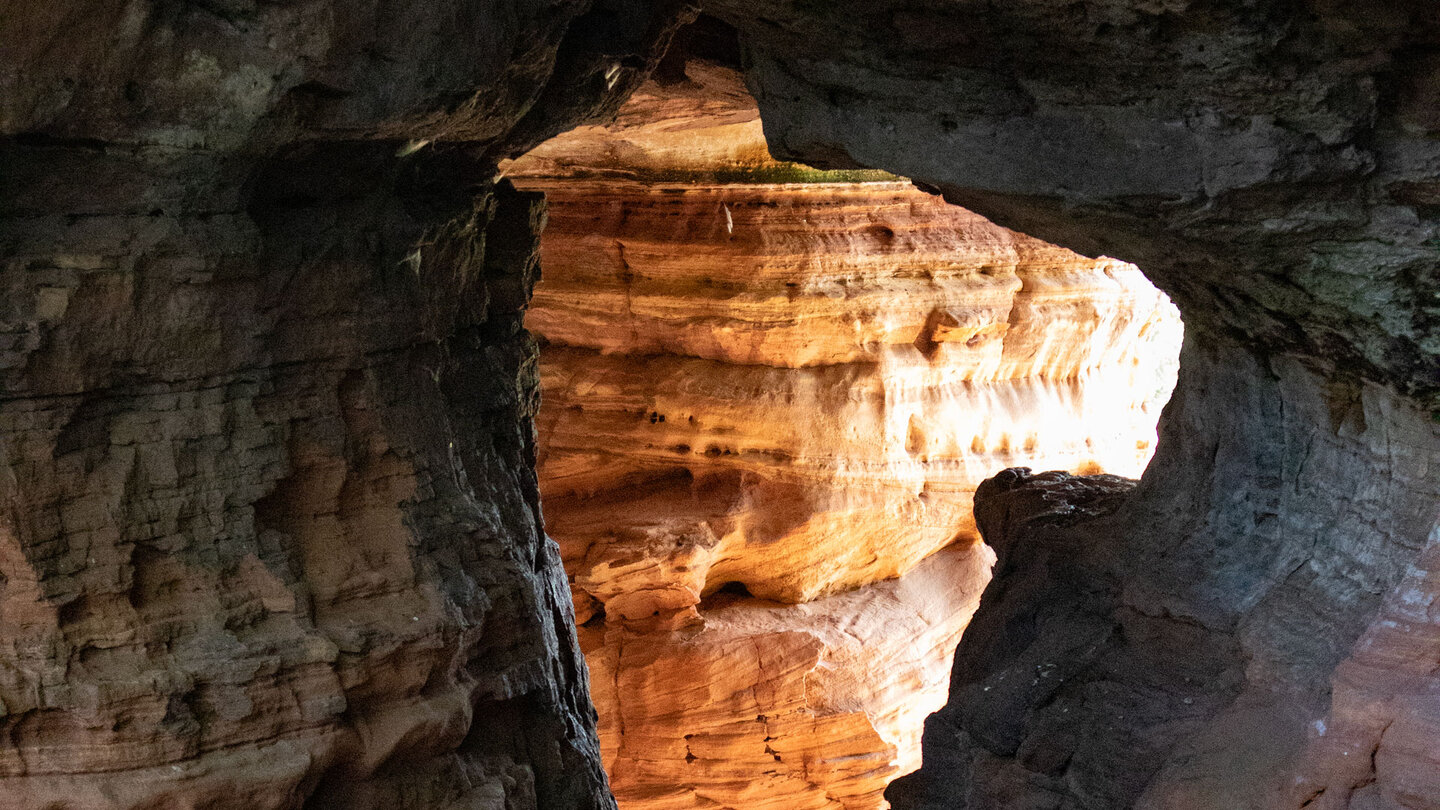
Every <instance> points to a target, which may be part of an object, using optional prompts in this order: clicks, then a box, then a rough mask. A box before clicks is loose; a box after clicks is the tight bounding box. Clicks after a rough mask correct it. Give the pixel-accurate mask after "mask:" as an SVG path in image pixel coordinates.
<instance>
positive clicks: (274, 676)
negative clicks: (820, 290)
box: [0, 0, 676, 810]
mask: <svg viewBox="0 0 1440 810" xmlns="http://www.w3.org/2000/svg"><path fill="white" fill-rule="evenodd" d="M675 17H676V14H675V13H674V11H673V10H669V9H666V8H659V7H653V8H652V6H651V5H650V4H648V3H619V4H609V3H598V4H589V3H578V2H562V3H548V4H540V3H525V2H519V3H465V2H441V3H430V2H427V3H404V2H402V3H390V2H386V3H362V4H358V5H357V4H341V3H330V2H318V1H316V2H294V3H253V2H246V1H245V0H240V1H239V2H228V0H227V1H225V2H196V3H186V2H129V3H120V2H114V3H11V4H8V5H7V6H6V7H5V8H3V9H0V133H3V137H0V262H3V263H0V807H3V808H7V810H8V809H9V808H15V809H16V810H35V808H158V807H176V808H180V807H194V808H207V809H208V808H245V810H258V809H259V808H298V807H302V806H304V807H337V808H338V807H343V808H366V807H376V808H381V807H413V808H419V807H426V808H430V807H435V808H440V807H466V808H478V807H484V808H490V807H495V808H500V807H504V808H516V809H520V808H537V807H543V808H603V807H610V806H613V800H612V799H611V798H610V795H609V791H608V788H607V786H606V783H605V776H604V773H603V772H602V770H601V768H600V760H599V752H598V748H597V742H596V738H595V732H594V712H593V709H592V708H591V705H590V700H589V694H588V686H587V681H586V674H585V667H584V666H583V662H582V659H581V658H580V655H579V652H578V649H577V647H576V644H575V631H574V620H573V616H572V608H571V604H570V598H569V593H568V589H567V586H566V581H565V575H564V573H563V571H562V570H561V567H560V561H559V556H558V552H557V550H556V549H555V546H554V544H553V542H551V541H549V540H548V539H547V538H546V537H545V535H544V533H543V529H542V524H541V520H540V514H539V503H538V493H537V489H536V483H535V474H534V440H533V433H532V427H531V417H532V415H533V413H534V410H535V407H536V400H537V382H536V380H537V377H536V370H535V347H534V344H533V342H532V341H531V340H530V338H529V336H528V335H527V334H526V333H525V332H524V330H523V329H522V328H521V318H522V315H523V309H524V307H525V304H526V302H527V301H528V297H529V293H530V288H531V286H532V284H533V282H534V280H535V276H536V272H537V259H536V257H537V252H536V251H537V241H536V240H537V237H538V233H539V230H540V228H541V227H542V226H543V222H544V207H543V200H542V199H541V198H540V197H539V195H535V194H527V193H521V192H517V191H515V190H514V189H512V188H510V187H509V186H508V184H504V183H502V184H500V185H496V182H495V171H494V161H495V160H496V159H497V158H498V157H502V156H505V155H508V154H510V153H512V152H514V151H516V150H517V149H521V148H524V147H525V146H527V145H528V144H530V143H534V142H536V141H538V140H539V139H542V138H544V137H548V136H549V135H550V134H553V133H554V132H555V131H558V130H559V129H563V128H567V127H569V126H572V125H573V124H575V123H577V122H579V121H582V120H586V119H587V118H588V117H590V116H592V115H600V114H604V113H605V112H606V110H608V109H613V106H614V105H615V104H617V103H618V102H619V100H621V99H623V97H624V95H625V94H626V93H627V92H628V90H629V89H630V88H631V87H632V86H633V85H634V84H635V83H637V82H638V81H639V80H640V79H641V78H643V76H644V75H645V74H646V73H647V71H648V69H649V68H650V67H651V66H652V62H653V59H652V58H651V56H650V55H651V54H653V53H654V52H656V51H657V50H659V48H660V46H661V44H662V43H663V41H664V39H665V37H666V36H667V35H668V30H669V28H670V27H672V26H673V24H674V22H675Z"/></svg>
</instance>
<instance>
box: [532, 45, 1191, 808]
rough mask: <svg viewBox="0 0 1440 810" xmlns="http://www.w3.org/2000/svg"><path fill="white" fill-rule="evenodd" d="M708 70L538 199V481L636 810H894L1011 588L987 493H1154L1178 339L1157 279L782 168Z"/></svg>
mask: <svg viewBox="0 0 1440 810" xmlns="http://www.w3.org/2000/svg"><path fill="white" fill-rule="evenodd" d="M685 68H686V76H687V78H686V79H685V80H684V81H679V80H678V79H675V78H673V73H672V79H671V83H668V84H662V83H659V82H651V83H649V84H647V85H644V86H642V87H641V89H640V90H639V91H637V94H636V95H635V96H634V97H633V98H632V99H631V101H630V102H628V103H627V105H626V106H625V107H624V108H622V110H621V112H620V116H619V120H618V121H617V123H616V124H614V125H612V126H610V127H605V128H598V127H596V128H586V129H582V130H578V131H575V132H572V133H567V134H566V135H563V136H560V137H558V138H556V139H554V140H552V141H551V142H548V143H546V144H544V145H543V146H541V147H540V148H538V149H537V150H535V151H534V152H532V153H530V154H529V155H527V156H526V157H525V158H523V159H521V160H519V161H516V162H515V163H513V164H511V165H509V166H508V167H507V168H506V171H507V174H508V175H509V176H511V177H512V178H514V179H515V180H516V182H518V183H520V184H521V185H522V186H524V187H528V188H537V189H544V190H545V192H546V194H547V197H548V199H549V202H550V221H549V225H548V227H547V229H546V232H545V236H544V238H543V239H542V256H543V266H544V273H545V280H544V282H543V283H542V284H540V285H539V286H538V287H537V289H536V294H535V299H534V302H533V305H532V308H531V310H530V312H529V313H528V315H527V321H526V323H527V325H528V326H529V327H530V328H531V329H532V330H534V331H535V332H536V333H537V335H539V336H540V338H541V339H542V340H543V342H544V349H543V351H542V354H541V363H540V376H541V386H542V390H543V402H544V406H543V408H542V410H541V413H540V416H539V419H538V425H537V426H538V430H539V435H540V444H539V454H540V455H539V457H540V467H539V472H540V481H541V490H542V492H543V493H544V501H545V511H546V521H547V524H546V525H547V529H548V530H549V532H550V533H551V534H552V535H553V536H554V537H555V538H556V539H557V540H558V541H559V544H560V548H561V554H562V557H563V558H564V560H565V565H566V570H567V572H568V573H569V575H570V577H571V582H572V588H573V593H574V595H575V603H576V610H577V618H578V619H579V620H580V621H581V622H582V623H585V624H586V626H585V627H584V628H582V633H581V644H582V647H583V648H584V650H585V654H586V658H587V660H588V661H589V663H590V667H591V673H592V676H593V677H594V681H595V683H596V687H595V700H596V706H597V709H598V710H599V713H600V718H601V719H600V735H601V744H602V750H603V751H604V752H605V762H606V767H607V769H608V771H609V773H610V776H611V780H612V784H613V786H614V789H615V791H616V795H617V798H618V799H619V800H620V802H621V804H622V806H624V807H627V808H634V809H636V810H638V809H639V808H671V807H673V808H691V807H712V806H718V807H734V808H742V807H743V808H765V807H770V808H776V810H780V808H826V807H841V806H843V807H848V808H855V809H856V810H859V808H876V807H879V806H882V804H883V801H882V799H881V795H880V794H881V791H882V790H883V788H884V786H885V785H886V784H887V783H888V782H889V781H890V780H891V779H893V778H894V777H895V776H897V775H899V774H902V773H906V772H909V771H911V770H913V769H914V768H915V767H916V766H917V765H918V764H919V763H918V755H919V750H918V745H919V730H920V723H919V721H920V720H921V719H923V717H924V716H925V715H927V714H929V713H930V712H931V711H933V710H934V709H936V708H938V707H939V706H940V705H941V704H942V703H943V700H944V696H945V683H946V678H945V677H937V676H939V675H940V673H942V672H945V671H946V670H948V666H949V659H950V651H951V650H952V649H953V647H954V644H955V642H956V641H957V640H958V638H959V635H960V633H961V631H962V630H963V629H964V627H965V623H966V622H967V620H968V618H969V616H970V614H971V613H972V612H973V610H974V607H975V599H976V595H977V593H978V589H979V588H981V587H983V584H984V582H985V581H986V579H987V578H988V571H989V565H990V561H991V555H990V553H989V550H988V549H986V548H984V547H983V546H981V545H978V544H977V543H976V542H975V534H974V524H973V521H972V520H971V515H970V511H971V503H970V496H971V493H972V492H973V490H974V489H975V487H976V485H977V484H978V483H979V482H980V481H981V480H982V479H983V478H985V477H986V476H987V475H988V474H989V473H990V472H991V471H993V470H995V469H997V468H1001V467H1004V466H1006V465H1008V464H1012V463H1016V461H1017V460H1019V459H1041V461H1040V462H1039V463H1042V464H1047V465H1051V466H1056V467H1062V468H1066V469H1071V470H1095V469H1099V468H1103V469H1111V470H1115V471H1118V472H1124V473H1127V474H1133V475H1138V474H1139V471H1140V470H1141V469H1143V467H1144V464H1145V462H1146V460H1147V459H1148V458H1149V455H1150V451H1151V447H1152V442H1153V438H1154V432H1153V426H1154V419H1155V418H1156V416H1157V413H1158V408H1159V405H1160V403H1161V402H1162V401H1163V399H1164V397H1165V395H1166V394H1167V393H1168V390H1169V385H1170V383H1171V379H1172V378H1168V377H1167V373H1173V363H1174V357H1175V353H1176V352H1177V351H1178V342H1179V332H1180V324H1179V320H1178V317H1177V315H1176V314H1175V312H1174V309H1173V307H1171V305H1170V304H1169V302H1168V301H1167V300H1166V299H1165V298H1164V296H1163V295H1161V294H1160V293H1159V292H1158V291H1156V290H1155V289H1154V288H1153V287H1152V286H1151V285H1149V284H1148V282H1146V281H1145V280H1144V278H1143V276H1141V275H1140V273H1139V271H1138V270H1136V269H1135V268H1134V267H1132V266H1129V265H1126V264H1123V263H1121V262H1116V261H1112V260H1108V259H1101V260H1094V259H1086V258H1084V257H1081V256H1078V255H1076V254H1074V253H1071V252H1069V251H1066V250H1063V249H1060V248H1056V247H1054V246H1052V245H1047V244H1045V243H1043V242H1039V241H1038V240H1034V239H1030V238H1027V237H1024V236H1020V235H1018V234H1014V233H1012V232H1010V231H1006V230H1004V229H1002V228H999V227H996V226H995V225H993V224H991V223H989V222H987V221H985V220H984V219H982V218H981V217H979V216H977V215H974V214H972V213H970V212H968V211H965V210H963V209H960V208H956V207H954V206H951V205H948V204H946V203H945V202H944V201H943V200H941V199H939V198H937V197H935V196H933V195H930V194H926V193H924V192H922V191H919V190H917V189H915V188H914V187H913V186H911V185H910V184H909V183H907V182H904V181H901V180H899V179H897V178H888V177H883V176H880V175H875V174H873V173H872V175H870V176H869V177H868V179H867V178H865V177H864V176H861V177H857V176H855V175H839V176H837V175H827V174H824V173H819V172H814V171H810V170H807V169H804V168H803V167H794V166H786V165H783V164H778V163H776V162H774V161H773V160H771V159H770V158H769V157H768V155H767V154H766V152H765V147H764V143H763V141H762V140H761V132H760V126H759V120H758V117H757V115H756V113H755V110H754V107H753V102H751V101H750V100H749V99H748V97H747V96H746V95H745V94H744V92H743V89H742V88H740V87H739V85H738V81H737V80H736V78H735V76H734V75H733V74H729V73H727V72H726V71H724V70H723V69H722V68H719V67H716V66H714V65H710V64H708V63H705V62H698V61H692V62H691V63H689V64H688V65H686V66H685ZM782 179H788V180H789V182H778V181H779V180H782ZM862 179H863V180H864V181H863V182H857V180H862ZM757 180H768V181H769V182H757ZM946 546H949V548H948V549H947V550H945V551H943V552H940V553H938V554H937V553H936V552H937V550H938V549H941V548H944V547H946ZM897 577H898V579H896V578H897Z"/></svg>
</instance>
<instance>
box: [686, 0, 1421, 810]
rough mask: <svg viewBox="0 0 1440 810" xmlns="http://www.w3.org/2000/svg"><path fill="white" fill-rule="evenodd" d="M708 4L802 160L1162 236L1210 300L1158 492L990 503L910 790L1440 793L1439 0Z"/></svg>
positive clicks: (1412, 803)
mask: <svg viewBox="0 0 1440 810" xmlns="http://www.w3.org/2000/svg"><path fill="white" fill-rule="evenodd" d="M707 9H708V10H710V11H711V12H712V13H716V14H718V15H720V16H722V17H723V18H725V19H726V20H727V21H729V22H730V23H732V24H734V25H735V26H737V27H738V28H739V29H740V30H741V37H742V41H743V43H744V44H745V47H746V52H747V56H746V59H747V65H748V68H747V79H748V81H749V83H750V84H751V87H752V89H753V90H754V91H755V93H756V95H757V97H758V98H759V99H760V103H761V112H762V116H763V119H764V121H765V124H766V131H767V136H768V138H769V140H770V143H771V145H772V148H773V149H774V150H775V151H776V152H777V156H779V157H786V158H794V159H798V160H802V161H806V162H810V163H815V164H819V165H825V166H832V167H844V166H856V165H860V166H869V167H879V168H885V169H889V170H891V171H895V172H898V173H902V174H905V175H907V176H911V177H915V178H917V179H918V180H920V181H923V182H924V183H926V184H929V185H931V186H932V187H934V188H935V189H936V190H937V191H940V192H943V193H944V194H945V195H946V197H947V198H949V199H951V200H952V201H955V202H958V203H961V204H963V205H965V206H966V207H968V208H971V209H973V210H976V211H979V212H980V213H983V214H986V215H987V216H990V217H992V218H993V219H996V220H997V221H999V222H1000V223H1002V224H1005V225H1009V226H1011V227H1015V228H1018V229H1020V230H1023V231H1025V232H1027V233H1031V234H1034V235H1036V236H1040V237H1042V238H1046V239H1049V240H1052V241H1055V242H1058V243H1060V244H1063V245H1066V246H1069V247H1072V248H1075V249H1078V250H1080V251H1082V252H1087V253H1091V254H1095V253H1105V254H1109V255H1112V256H1115V257H1117V258H1122V259H1126V260H1129V261H1133V262H1136V263H1137V264H1139V265H1140V266H1141V267H1142V269H1144V270H1145V271H1146V273H1147V274H1148V275H1149V276H1150V277H1151V278H1152V279H1153V280H1155V282H1156V283H1157V284H1158V285H1159V286H1161V287H1162V288H1163V289H1165V290H1166V291H1167V292H1169V293H1170V294H1171V296H1172V298H1173V299H1174V300H1175V302H1176V303H1177V304H1178V305H1179V306H1180V307H1181V311H1182V314H1183V316H1184V317H1185V320H1186V329H1187V343H1188V346H1187V349H1186V351H1185V353H1184V355H1183V357H1182V368H1181V381H1180V385H1179V387H1178V388H1177V393H1176V398H1175V401H1174V402H1173V403H1172V404H1171V406H1170V407H1169V408H1168V409H1167V411H1166V414H1165V416H1164V417H1163V418H1162V428H1161V432H1162V436H1161V442H1160V445H1159V448H1158V451H1157V455H1156V458H1155V461H1154V462H1153V464H1152V466H1151V468H1150V470H1149V471H1148V472H1147V474H1146V477H1145V480H1144V482H1143V483H1142V484H1141V486H1140V488H1139V489H1138V490H1136V491H1135V492H1134V493H1133V495H1125V496H1118V495H1117V496H1116V497H1117V503H1115V504H1111V505H1110V507H1109V508H1110V509H1112V511H1110V512H1109V513H1108V514H1107V515H1106V516H1103V517H1094V516H1091V517H1090V518H1089V519H1086V520H1079V519H1078V518H1077V519H1076V520H1074V521H1073V523H1072V525H1069V526H1067V527H1066V528H1064V529H1063V530H1061V529H1052V528H1047V529H1045V530H1044V531H1039V530H1036V531H1033V532H1032V531H1031V529H1030V528H1027V527H1028V526H1029V525H1030V524H1027V523H1025V522H1024V521H1016V522H1014V524H1013V525H1009V526H1008V527H1006V528H992V529H990V530H987V537H988V538H989V539H991V541H992V542H996V543H997V544H1000V545H1005V544H1007V543H1013V544H1014V546H1015V549H1016V550H1015V552H1014V553H1013V554H1011V555H1009V558H1008V559H1007V560H1004V561H1002V569H1000V570H1001V573H1000V576H999V577H997V580H996V582H995V583H993V584H992V586H991V589H990V591H989V592H987V594H986V597H985V601H984V602H983V603H982V606H981V609H980V612H979V613H978V614H977V616H976V619H975V623H974V624H973V625H972V630H971V631H969V632H968V633H967V636H966V639H965V640H964V641H963V642H962V644H961V647H960V650H959V653H958V656H957V662H958V663H957V667H956V670H955V679H954V682H953V683H952V694H951V703H950V706H949V707H948V708H947V709H946V710H945V711H943V712H941V713H940V714H938V715H936V716H935V718H933V719H932V721H931V723H930V725H929V727H928V728H927V738H926V765H925V767H924V769H922V771H921V772H920V773H919V775H917V776H916V777H914V778H912V779H909V780H906V781H904V782H902V783H900V784H899V785H897V786H896V787H894V788H892V790H891V794H890V795H891V796H892V799H893V801H894V803H895V805H896V806H897V807H899V808H914V807H971V808H989V807H1007V808H1011V807H1036V808H1041V807H1045V808H1049V807H1067V808H1068V807H1076V808H1079V807H1083V808H1101V807H1104V808H1109V807H1128V806H1132V805H1138V806H1144V807H1166V808H1192V807H1193V808H1216V807H1227V808H1228V807H1300V806H1309V807H1354V808H1361V807H1364V808H1369V807H1387V808H1389V807H1405V808H1429V807H1435V806H1440V777H1437V774H1440V734H1436V730H1437V729H1440V704H1437V703H1436V701H1435V695H1437V694H1440V678H1437V675H1436V673H1435V672H1434V668H1433V662H1434V661H1436V660H1440V633H1437V624H1440V618H1437V616H1436V614H1435V611H1434V608H1433V604H1435V602H1436V599H1437V591H1436V585H1435V582H1436V569H1435V566H1436V560H1435V554H1434V548H1435V543H1436V536H1437V535H1436V534H1435V533H1434V526H1435V524H1436V517H1437V503H1440V498H1437V490H1440V466H1437V463H1440V437H1437V427H1436V421H1437V418H1440V417H1437V414H1440V343H1437V340H1440V338H1437V335H1440V331H1437V325H1440V321H1437V315H1440V309H1437V301H1440V299H1437V293H1440V278H1437V267H1440V209H1437V208H1436V200H1437V199H1440V198H1437V197H1436V196H1435V195H1436V191H1437V186H1436V181H1435V178H1436V177H1437V176H1440V125H1437V119H1436V117H1435V113H1434V110H1435V102H1436V98H1437V90H1440V62H1437V60H1436V57H1435V54H1436V52H1437V48H1440V29H1437V18H1436V17H1435V16H1434V13H1433V12H1434V9H1433V5H1432V4H1430V3H1424V2H1396V3H1373V2H1372V3H1366V2H1344V1H1343V0H1337V1H1336V2H1271V3H1253V2H1235V1H1234V0H1193V1H1192V0H1174V1H1173V2H1155V3H1137V2H1102V1H1098V0H1097V1H1094V2H1078V3H1077V2H1059V0H1053V1H1052V0H1024V2H1017V3H1003V4H992V3H980V2H946V3H939V2H920V3H915V2H908V1H907V2H904V3H899V2H883V1H882V2H879V3H875V2H865V3H858V2H855V3H851V2H841V3H833V4H827V5H826V7H825V8H824V9H821V8H818V7H816V6H814V5H813V4H807V3H800V2H790V3H779V4H774V3H767V4H764V5H763V6H761V5H759V4H752V3H749V2H746V0H713V2H711V3H708V4H707ZM1121 502H1123V503H1121ZM1024 503H1025V502H1022V503H1021V506H1018V507H1016V508H1019V509H1022V511H1023V506H1024ZM980 508H982V509H983V508H985V507H984V506H983V504H982V506H981V507H980ZM1012 534H1013V537H1012V536H1011V535H1012ZM1003 538H1010V539H1003ZM1056 538H1064V542H1063V543H1062V542H1061V540H1059V539H1056ZM1029 543H1034V544H1036V546H1037V549H1036V550H1031V551H1026V546H1027V544H1029ZM1054 543H1061V545H1063V546H1064V547H1065V548H1067V549H1070V551H1067V552H1066V554H1074V555H1077V557H1078V559H1077V560H1076V561H1075V562H1073V563H1071V562H1068V561H1063V562H1062V561H1061V560H1060V559H1059V558H1057V557H1056V556H1055V554H1054V553H1053V552H1050V551H1046V550H1045V549H1046V548H1047V547H1048V546H1047V544H1052V545H1053V544H1054ZM1047 555H1048V556H1047ZM1002 556H1004V555H1002ZM1427 661H1428V662H1430V663H1429V664H1426V663H1425V662H1427ZM1002 676H1003V677H1005V678H1006V679H1007V680H1006V683H1008V684H1010V685H1009V686H1006V687H1004V688H1002V687H1001V686H1000V684H999V683H998V679H1000V678H1001V677H1002ZM1019 680H1023V681H1024V686H1023V688H1022V687H1019V686H1015V685H1014V684H1015V683H1016V682H1017V681H1019ZM1032 681H1034V682H1035V683H1032ZM1392 721H1393V723H1392ZM1357 763H1358V764H1357Z"/></svg>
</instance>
